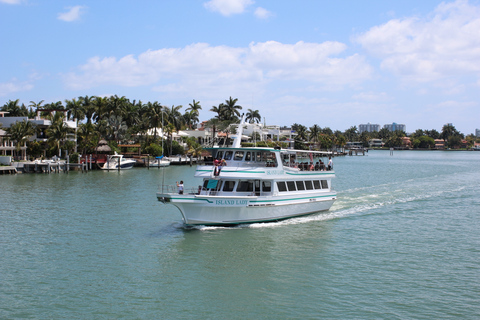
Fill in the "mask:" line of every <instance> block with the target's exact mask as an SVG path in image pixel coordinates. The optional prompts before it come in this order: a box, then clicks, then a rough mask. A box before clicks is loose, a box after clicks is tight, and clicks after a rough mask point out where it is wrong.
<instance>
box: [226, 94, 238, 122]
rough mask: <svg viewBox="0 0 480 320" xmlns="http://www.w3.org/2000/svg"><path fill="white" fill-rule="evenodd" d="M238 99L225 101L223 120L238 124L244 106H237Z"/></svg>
mask: <svg viewBox="0 0 480 320" xmlns="http://www.w3.org/2000/svg"><path fill="white" fill-rule="evenodd" d="M237 101H238V99H237V98H235V99H232V97H230V99H228V100H225V103H224V104H222V107H223V110H222V116H223V120H230V121H231V122H238V118H239V117H240V111H239V110H242V106H239V105H237Z"/></svg>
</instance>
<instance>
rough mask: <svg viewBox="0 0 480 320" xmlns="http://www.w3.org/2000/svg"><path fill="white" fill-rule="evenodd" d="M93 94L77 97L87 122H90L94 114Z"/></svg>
mask: <svg viewBox="0 0 480 320" xmlns="http://www.w3.org/2000/svg"><path fill="white" fill-rule="evenodd" d="M96 98H97V97H95V96H91V97H89V96H85V97H79V98H78V100H79V101H81V103H82V108H83V112H84V114H85V118H87V123H92V119H93V115H94V114H95V112H96V111H95V110H96V108H95V99H96Z"/></svg>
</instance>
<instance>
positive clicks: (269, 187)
mask: <svg viewBox="0 0 480 320" xmlns="http://www.w3.org/2000/svg"><path fill="white" fill-rule="evenodd" d="M262 191H263V192H270V191H272V182H271V181H263V182H262Z"/></svg>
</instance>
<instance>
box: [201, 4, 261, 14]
mask: <svg viewBox="0 0 480 320" xmlns="http://www.w3.org/2000/svg"><path fill="white" fill-rule="evenodd" d="M253 3H254V1H253V0H210V1H208V2H205V3H204V4H203V5H204V6H205V8H207V9H208V10H210V11H213V12H219V13H220V14H221V15H223V16H230V15H232V14H239V13H243V12H244V11H245V9H246V8H247V7H248V6H250V5H252V4H253Z"/></svg>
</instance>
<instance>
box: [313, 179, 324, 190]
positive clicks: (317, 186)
mask: <svg viewBox="0 0 480 320" xmlns="http://www.w3.org/2000/svg"><path fill="white" fill-rule="evenodd" d="M313 186H314V187H315V189H322V187H321V186H320V181H319V180H313Z"/></svg>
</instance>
